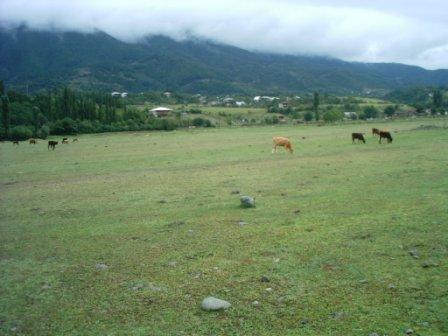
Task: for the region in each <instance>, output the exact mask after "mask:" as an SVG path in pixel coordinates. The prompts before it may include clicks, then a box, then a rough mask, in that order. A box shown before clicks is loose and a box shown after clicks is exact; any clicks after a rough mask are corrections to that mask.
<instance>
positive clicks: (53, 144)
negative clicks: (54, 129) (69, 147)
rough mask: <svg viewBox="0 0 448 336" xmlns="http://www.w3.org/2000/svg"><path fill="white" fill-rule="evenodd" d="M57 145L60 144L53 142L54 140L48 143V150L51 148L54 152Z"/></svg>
mask: <svg viewBox="0 0 448 336" xmlns="http://www.w3.org/2000/svg"><path fill="white" fill-rule="evenodd" d="M57 144H58V142H57V141H53V140H50V141H48V149H50V148H51V149H52V150H54V149H55V147H56V145H57Z"/></svg>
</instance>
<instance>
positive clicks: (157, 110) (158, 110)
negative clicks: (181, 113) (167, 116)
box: [151, 106, 172, 112]
mask: <svg viewBox="0 0 448 336" xmlns="http://www.w3.org/2000/svg"><path fill="white" fill-rule="evenodd" d="M169 111H172V109H170V108H168V107H163V106H159V107H156V108H153V109H152V110H151V112H169Z"/></svg>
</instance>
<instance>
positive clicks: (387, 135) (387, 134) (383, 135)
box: [379, 131, 392, 143]
mask: <svg viewBox="0 0 448 336" xmlns="http://www.w3.org/2000/svg"><path fill="white" fill-rule="evenodd" d="M379 135H380V141H379V143H381V139H383V138H384V139H387V143H391V142H392V135H390V132H386V131H380V134H379Z"/></svg>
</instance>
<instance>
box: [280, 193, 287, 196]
mask: <svg viewBox="0 0 448 336" xmlns="http://www.w3.org/2000/svg"><path fill="white" fill-rule="evenodd" d="M280 195H281V196H283V197H285V196H288V194H287V193H281V194H280Z"/></svg>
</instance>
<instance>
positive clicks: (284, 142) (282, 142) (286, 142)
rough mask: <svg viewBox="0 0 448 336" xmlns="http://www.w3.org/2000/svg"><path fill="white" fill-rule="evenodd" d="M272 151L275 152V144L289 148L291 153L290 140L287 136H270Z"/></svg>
mask: <svg viewBox="0 0 448 336" xmlns="http://www.w3.org/2000/svg"><path fill="white" fill-rule="evenodd" d="M272 143H273V144H272V145H273V147H272V153H276V152H277V146H280V147H284V148H285V149H286V150H289V152H290V153H291V154H292V152H293V149H292V144H291V141H290V140H289V139H288V138H285V137H273V138H272Z"/></svg>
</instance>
